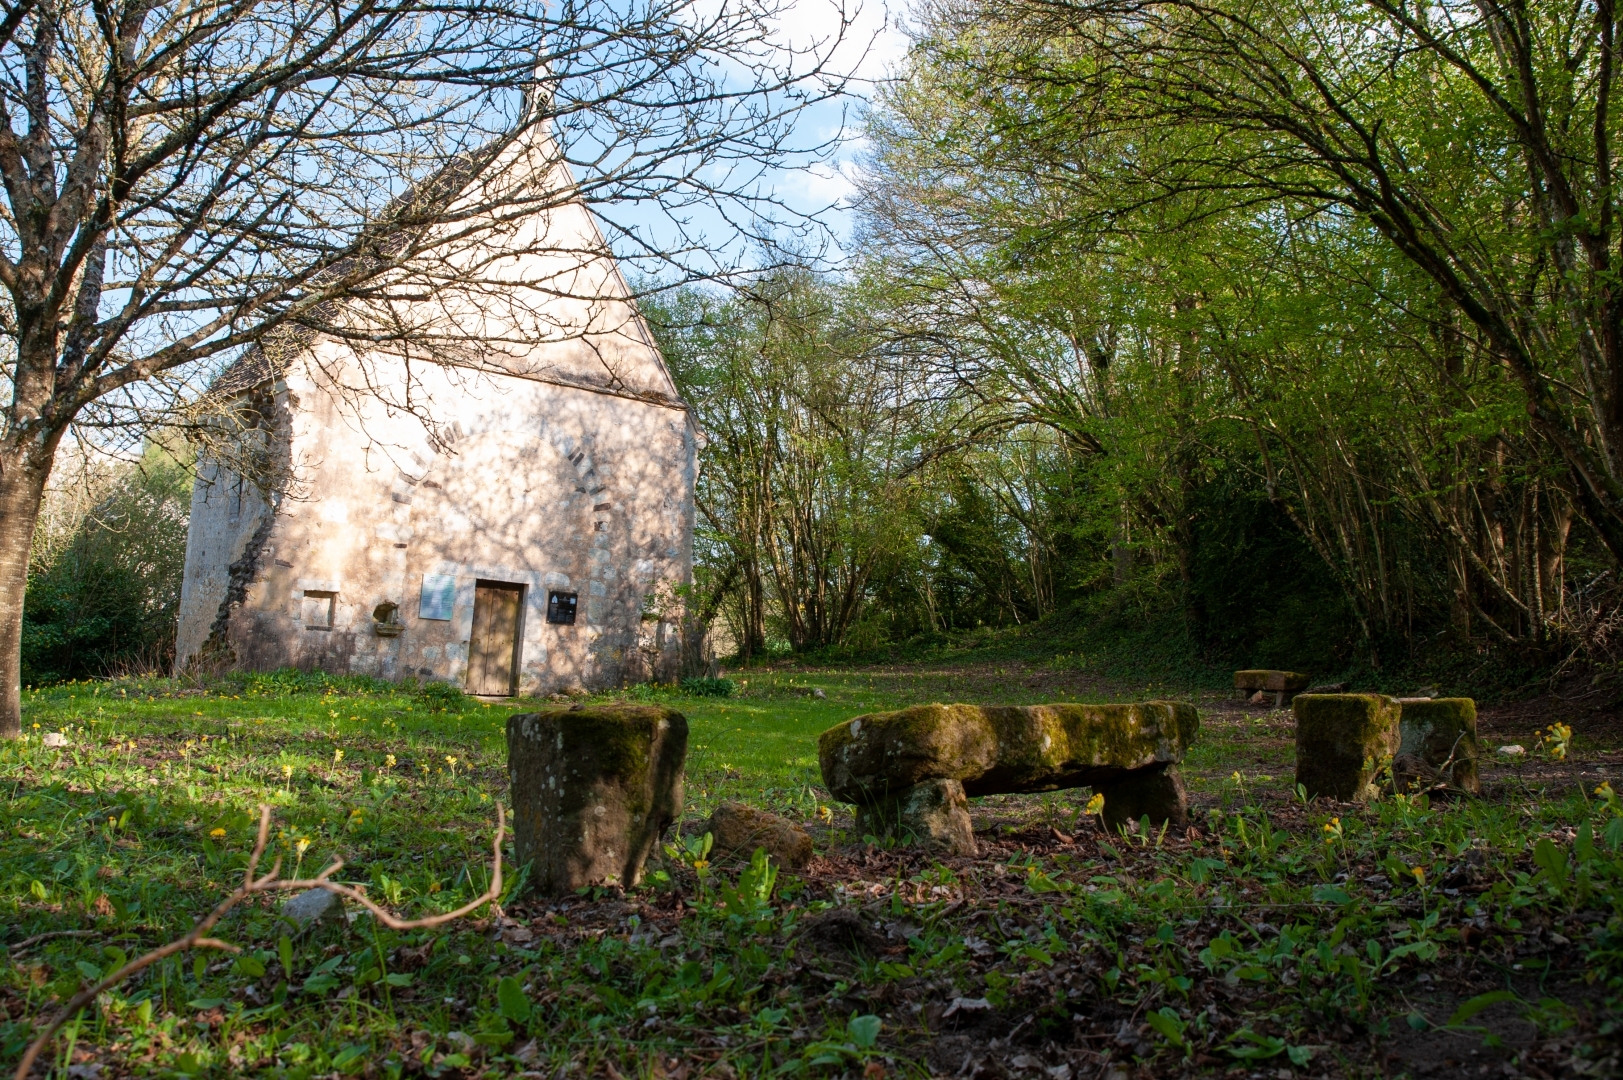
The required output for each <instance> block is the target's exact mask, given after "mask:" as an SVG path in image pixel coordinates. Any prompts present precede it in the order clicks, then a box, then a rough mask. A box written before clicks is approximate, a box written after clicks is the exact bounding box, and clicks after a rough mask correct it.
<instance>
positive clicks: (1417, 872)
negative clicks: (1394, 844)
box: [1409, 866, 1426, 885]
mask: <svg viewBox="0 0 1623 1080" xmlns="http://www.w3.org/2000/svg"><path fill="white" fill-rule="evenodd" d="M1409 873H1411V874H1413V875H1414V881H1415V884H1416V885H1424V884H1425V883H1426V868H1425V867H1424V866H1416V867H1412V868H1410V870H1409Z"/></svg>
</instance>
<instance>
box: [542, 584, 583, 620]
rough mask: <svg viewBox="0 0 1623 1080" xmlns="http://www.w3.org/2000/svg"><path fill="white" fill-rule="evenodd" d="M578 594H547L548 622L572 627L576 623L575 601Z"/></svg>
mask: <svg viewBox="0 0 1623 1080" xmlns="http://www.w3.org/2000/svg"><path fill="white" fill-rule="evenodd" d="M576 599H577V594H576V593H572V592H555V593H548V594H547V622H550V623H562V624H563V625H565V626H572V625H574V622H575V601H576Z"/></svg>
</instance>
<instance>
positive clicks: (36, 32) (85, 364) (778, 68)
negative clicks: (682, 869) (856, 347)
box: [0, 0, 846, 736]
mask: <svg viewBox="0 0 1623 1080" xmlns="http://www.w3.org/2000/svg"><path fill="white" fill-rule="evenodd" d="M780 7H781V4H780V3H779V0H721V2H719V3H711V2H704V3H700V2H698V0H632V2H630V3H619V2H607V0H551V2H550V3H548V2H543V0H469V2H467V3H463V4H457V5H453V6H450V7H447V6H443V5H439V4H434V3H429V2H425V0H396V2H393V3H380V2H379V0H334V2H333V3H327V4H301V3H296V2H292V0H223V2H219V3H216V2H212V0H91V2H90V3H86V4H82V5H81V4H66V5H63V4H61V3H60V0H16V3H14V4H12V5H10V6H8V7H6V8H4V10H3V14H0V182H3V184H4V195H3V199H0V296H3V300H0V324H3V328H4V333H5V341H6V342H7V343H8V344H9V346H10V347H9V349H8V350H6V352H7V354H8V355H4V356H3V357H0V370H3V371H4V373H5V376H6V377H7V378H8V379H9V381H10V384H11V397H10V401H9V403H8V404H7V405H6V407H5V410H4V413H3V415H0V735H5V736H14V735H15V734H16V733H17V731H18V730H19V723H20V715H19V712H20V695H19V686H18V681H19V680H18V671H19V668H18V648H19V641H20V635H21V624H22V611H23V594H24V590H25V588H26V581H27V567H28V554H29V542H30V538H31V537H32V535H33V531H34V523H35V519H36V517H37V515H38V513H39V508H40V500H41V493H42V492H43V490H44V487H45V484H46V481H47V479H48V477H49V474H50V471H51V467H52V462H53V460H54V458H55V456H56V452H57V448H58V446H59V445H60V444H61V441H62V439H63V438H64V436H65V435H66V434H67V433H68V432H69V431H70V430H73V429H75V428H77V429H79V430H80V431H81V432H89V433H90V435H91V437H95V438H99V439H100V440H101V441H102V442H103V443H104V444H107V443H114V442H118V441H121V440H122V441H125V442H128V441H130V440H131V439H132V438H133V436H135V435H136V434H138V433H139V432H141V431H143V430H146V428H147V426H148V425H150V424H153V423H158V422H166V423H171V424H172V423H174V422H175V416H176V413H177V411H181V412H184V411H185V409H186V408H188V407H189V406H191V405H192V404H193V403H195V401H196V400H197V398H198V395H199V393H200V392H201V391H202V390H203V389H204V388H205V387H206V386H207V385H208V383H209V382H210V380H211V379H212V378H213V377H214V376H215V375H216V374H217V373H218V372H219V371H220V370H221V369H222V368H223V367H224V366H225V365H227V364H229V363H231V362H232V361H234V360H238V359H241V358H242V357H243V356H244V354H245V352H248V351H251V350H255V349H262V350H265V351H268V352H271V353H274V352H275V351H276V350H278V349H288V348H297V347H299V346H300V345H301V344H302V343H304V342H308V341H310V340H311V339H312V338H313V337H315V336H317V335H320V336H336V337H339V338H342V339H344V340H347V341H350V342H353V343H355V344H357V345H358V346H363V347H372V346H386V347H389V348H393V349H395V350H397V351H400V350H407V349H411V348H414V347H419V346H420V347H421V352H422V353H424V354H426V355H428V356H429V357H430V358H431V359H433V360H434V361H436V362H457V361H458V359H459V358H465V357H466V356H467V355H468V354H469V353H470V348H469V346H471V345H472V344H473V343H474V342H473V339H474V338H476V337H479V336H480V335H482V334H484V333H486V332H487V331H488V320H485V321H480V320H473V321H471V322H470V321H469V320H467V319H466V318H463V317H461V316H463V315H465V312H460V311H456V310H451V309H450V308H448V307H447V305H445V304H443V303H425V302H424V301H426V300H430V299H431V298H435V297H438V296H440V295H441V294H442V293H443V292H444V290H445V288H446V286H447V285H450V284H458V283H460V284H461V285H463V286H464V288H463V291H462V295H463V296H468V295H475V294H479V293H481V291H482V292H483V294H484V295H486V296H487V297H489V298H490V299H491V302H492V303H496V302H499V303H501V304H503V305H505V307H506V310H504V313H503V318H502V320H501V322H502V325H503V326H504V327H505V329H504V330H503V331H502V333H503V334H504V335H506V336H507V337H509V338H522V337H525V336H536V335H542V336H544V335H547V334H554V335H555V334H557V333H559V332H563V331H561V330H560V328H559V326H558V325H548V323H547V320H546V319H545V318H544V317H543V316H542V315H541V314H539V313H540V312H541V311H542V310H543V309H544V308H545V306H546V305H547V303H548V302H549V301H553V300H556V299H557V298H558V297H559V296H560V295H562V294H567V293H569V292H571V290H580V289H585V290H587V291H588V292H589V291H590V290H591V289H592V288H593V287H594V286H593V284H592V280H593V279H592V278H591V276H590V275H587V276H586V278H584V279H583V278H582V277H581V276H580V275H571V274H568V273H559V274H557V275H554V276H553V277H552V278H550V279H549V280H547V281H543V282H530V283H525V286H526V287H525V288H522V289H521V288H517V287H516V284H515V282H514V280H513V279H512V276H511V274H510V273H507V272H506V271H504V270H503V269H502V267H503V266H510V264H511V261H512V258H513V257H514V256H518V255H532V256H533V255H535V254H537V253H544V254H548V255H554V256H563V257H564V261H565V262H567V261H568V259H570V258H576V259H578V258H580V257H581V256H583V255H589V256H592V257H597V258H599V261H600V262H601V261H602V260H601V258H600V256H601V255H602V252H603V250H604V244H603V241H602V239H601V238H599V237H595V236H594V238H593V243H592V244H590V245H587V246H589V247H591V248H592V249H593V250H591V251H590V252H584V251H582V250H570V248H571V247H573V248H576V249H579V248H581V247H582V245H581V243H580V240H579V232H578V230H577V232H576V233H575V234H573V235H574V236H575V239H573V240H568V239H566V240H565V241H562V242H561V241H559V240H558V237H557V235H556V234H554V233H552V232H549V231H548V230H547V229H544V228H543V229H536V228H533V227H531V226H530V224H529V223H533V222H534V221H536V220H537V219H538V218H545V216H546V215H547V214H548V213H549V212H552V211H556V210H559V209H561V208H563V207H565V206H566V205H574V206H577V207H578V206H582V205H585V206H590V207H594V208H598V209H600V210H601V209H602V208H606V207H612V206H631V207H632V208H633V210H634V212H633V213H631V214H630V215H627V216H624V217H623V218H621V219H617V218H616V217H615V216H614V215H612V214H606V213H602V212H600V213H599V214H598V221H599V223H600V224H606V225H607V231H608V232H609V233H610V234H611V238H613V239H614V240H615V241H616V245H617V246H618V247H619V248H620V249H621V250H627V249H629V250H630V251H631V252H632V253H633V254H634V255H641V256H645V257H648V258H657V259H660V260H663V261H664V262H665V264H666V265H667V268H668V267H669V266H670V265H675V266H676V267H677V268H678V269H679V271H682V272H698V271H704V272H714V270H715V268H716V266H718V265H720V264H719V263H718V261H717V260H716V259H715V257H714V254H713V253H714V252H715V251H717V250H718V249H722V248H725V247H726V241H725V238H722V239H718V238H717V237H715V236H714V235H706V234H705V233H703V232H701V231H699V230H698V229H697V228H696V227H695V225H694V223H696V222H697V223H704V222H714V223H716V225H715V226H714V227H713V228H712V229H711V232H712V233H713V232H714V231H715V228H720V229H723V230H731V231H733V232H734V234H735V235H736V232H737V231H744V232H749V231H751V229H752V225H751V223H752V222H760V221H763V220H767V219H770V218H773V217H782V215H781V214H777V213H776V212H775V211H776V210H777V209H778V208H777V207H776V206H775V204H774V203H773V201H772V199H771V196H770V192H769V191H768V192H767V193H766V194H764V195H763V194H761V190H760V189H761V184H760V181H761V178H762V176H763V171H764V170H766V169H769V168H771V167H773V166H774V165H775V164H777V163H780V162H782V161H783V160H784V159H785V157H786V156H789V155H792V154H794V153H795V152H796V151H797V147H796V145H795V143H794V142H793V138H794V136H793V127H792V119H793V115H794V113H795V112H796V110H798V109H800V108H802V107H804V106H805V105H806V104H808V103H810V102H812V101H814V100H817V99H819V98H820V97H822V96H825V95H830V94H834V93H837V92H839V89H840V87H839V85H838V80H836V79H833V78H831V77H830V76H829V73H828V71H827V64H826V62H827V59H828V57H829V55H830V53H831V50H832V48H833V46H834V45H836V44H837V43H838V41H837V39H838V37H839V36H840V35H841V33H842V32H843V27H844V26H845V24H846V20H845V19H843V17H842V18H839V19H836V20H835V21H834V26H835V27H836V28H835V29H834V30H833V31H832V37H831V40H827V41H822V42H818V43H815V44H813V45H811V46H808V47H806V48H804V49H799V50H791V49H786V48H783V47H780V46H779V44H778V43H777V42H776V40H775V38H774V32H775V31H774V27H775V25H776V24H777V22H778V20H779V18H780V17H781V15H782V12H781V11H780V10H779V9H780ZM799 149H800V150H804V149H805V148H804V147H800V148H799ZM516 166H520V167H516ZM650 206H653V207H663V208H664V209H665V210H666V211H667V213H666V218H665V224H664V226H663V227H660V228H657V229H656V228H650V227H649V216H648V214H647V212H646V208H648V207H650ZM639 215H640V216H639ZM617 221H618V223H617ZM669 277H670V275H669V274H668V273H667V274H666V279H667V280H668V279H669ZM599 278H601V275H599ZM498 297H499V300H498V299H497V298H498ZM587 299H590V297H588V298H587ZM517 308H526V309H527V312H526V313H518V312H516V310H515V309H517ZM266 343H268V344H266ZM481 343H482V344H483V343H484V342H483V341H481ZM517 344H519V345H522V342H519V343H517ZM264 354H265V353H264V352H261V353H260V354H259V355H264Z"/></svg>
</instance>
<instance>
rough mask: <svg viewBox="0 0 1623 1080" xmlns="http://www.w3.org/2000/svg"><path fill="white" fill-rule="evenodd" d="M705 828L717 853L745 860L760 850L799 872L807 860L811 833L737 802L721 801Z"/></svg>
mask: <svg viewBox="0 0 1623 1080" xmlns="http://www.w3.org/2000/svg"><path fill="white" fill-rule="evenodd" d="M705 829H706V830H707V831H708V832H709V833H710V836H711V839H712V841H713V844H714V846H713V848H712V850H714V851H715V852H716V853H717V854H721V855H732V854H738V855H743V856H744V857H745V858H748V857H749V856H750V855H752V854H754V852H755V849H756V848H761V849H763V850H764V851H765V852H766V853H767V854H768V855H770V856H772V858H773V859H775V860H777V862H778V863H780V864H781V865H783V866H786V867H788V868H789V869H791V870H799V869H801V868H802V867H804V866H805V865H806V864H807V863H808V862H810V861H811V857H812V838H811V833H809V832H807V831H806V830H805V829H803V828H801V827H800V826H799V825H796V824H795V823H794V822H792V821H790V820H789V819H788V818H782V817H779V816H778V815H777V814H769V813H767V812H766V811H765V810H757V809H756V808H755V807H753V806H746V805H745V804H743V803H741V802H724V803H722V804H721V805H720V806H718V807H716V810H715V812H714V813H713V814H711V815H710V821H709V823H708V824H707V825H706V826H705Z"/></svg>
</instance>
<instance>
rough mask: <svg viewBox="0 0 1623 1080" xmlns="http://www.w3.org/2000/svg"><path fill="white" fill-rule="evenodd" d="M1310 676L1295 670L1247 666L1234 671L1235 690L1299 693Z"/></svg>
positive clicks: (1305, 687)
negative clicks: (1244, 668) (1245, 668)
mask: <svg viewBox="0 0 1623 1080" xmlns="http://www.w3.org/2000/svg"><path fill="white" fill-rule="evenodd" d="M1311 681H1312V676H1310V675H1303V674H1301V673H1300V672H1296V671H1273V670H1270V669H1268V668H1248V669H1247V670H1245V671H1236V672H1235V673H1234V689H1236V690H1271V691H1273V692H1274V693H1276V694H1277V693H1288V694H1299V693H1301V692H1302V691H1303V690H1306V689H1307V684H1308V683H1309V682H1311Z"/></svg>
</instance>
